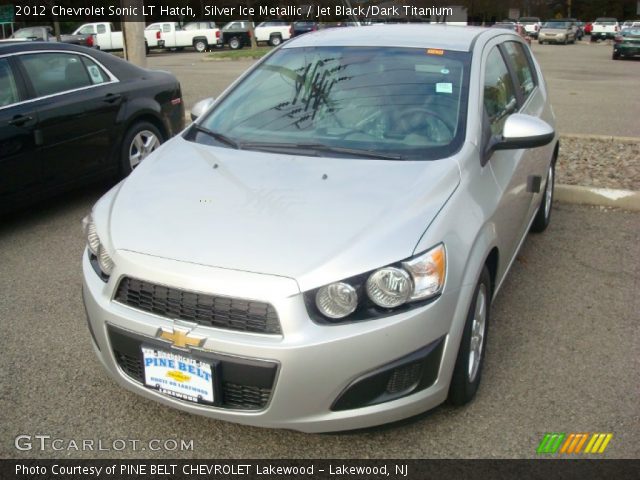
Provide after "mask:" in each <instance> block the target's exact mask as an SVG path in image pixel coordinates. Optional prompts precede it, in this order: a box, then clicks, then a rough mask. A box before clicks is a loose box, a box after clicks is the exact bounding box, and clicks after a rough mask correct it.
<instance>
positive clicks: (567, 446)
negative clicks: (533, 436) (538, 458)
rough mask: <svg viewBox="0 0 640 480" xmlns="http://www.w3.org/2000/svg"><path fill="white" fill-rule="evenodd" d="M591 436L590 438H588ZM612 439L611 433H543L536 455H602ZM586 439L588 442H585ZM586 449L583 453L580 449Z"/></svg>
mask: <svg viewBox="0 0 640 480" xmlns="http://www.w3.org/2000/svg"><path fill="white" fill-rule="evenodd" d="M589 435H591V437H589ZM612 438H613V434H612V433H593V434H589V433H569V434H566V433H558V432H551V433H545V434H544V437H543V438H542V441H541V442H540V444H539V445H538V448H537V450H536V453H538V454H541V453H543V454H552V453H562V454H568V455H571V454H579V453H592V454H593V453H604V451H605V450H606V449H607V446H608V445H609V442H610V441H611V439H612ZM587 439H588V441H587ZM585 443H586V445H587V446H586V447H585V449H584V451H583V450H582V447H584V445H585Z"/></svg>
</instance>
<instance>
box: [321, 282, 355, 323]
mask: <svg viewBox="0 0 640 480" xmlns="http://www.w3.org/2000/svg"><path fill="white" fill-rule="evenodd" d="M316 306H317V307H318V310H320V313H322V314H323V315H324V316H326V317H329V318H343V317H346V316H347V315H350V314H351V313H353V311H354V310H355V309H356V307H357V306H358V294H357V293H356V289H355V288H353V287H352V286H351V285H349V284H348V283H344V282H338V283H332V284H331V285H327V286H325V287H322V288H321V289H320V290H318V293H317V294H316Z"/></svg>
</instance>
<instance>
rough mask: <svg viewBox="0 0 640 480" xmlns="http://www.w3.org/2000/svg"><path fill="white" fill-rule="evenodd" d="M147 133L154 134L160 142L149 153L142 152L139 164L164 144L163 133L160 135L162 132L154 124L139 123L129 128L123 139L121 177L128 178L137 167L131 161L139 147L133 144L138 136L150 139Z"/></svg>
mask: <svg viewBox="0 0 640 480" xmlns="http://www.w3.org/2000/svg"><path fill="white" fill-rule="evenodd" d="M145 132H148V133H149V134H153V135H154V136H155V137H156V138H157V140H158V142H157V145H155V146H154V147H153V148H151V149H150V150H149V151H147V152H141V158H140V160H138V163H139V162H140V161H142V160H144V158H145V157H146V156H147V155H148V154H149V153H151V152H152V151H153V150H155V149H156V148H158V147H159V146H160V144H162V142H164V137H163V136H162V133H160V130H158V128H157V127H156V126H155V125H154V124H152V123H149V122H137V123H135V124H133V125H132V126H131V127H129V130H127V133H126V134H125V135H124V137H123V139H122V145H121V146H120V175H121V176H122V177H126V176H127V175H129V174H130V173H131V172H132V171H133V169H134V168H135V167H136V166H137V163H136V164H134V163H133V162H132V159H131V156H132V152H133V153H134V154H135V151H136V150H137V147H135V146H134V144H133V143H134V140H136V137H137V136H138V134H141V137H142V138H150V137H149V135H148V134H147V133H145Z"/></svg>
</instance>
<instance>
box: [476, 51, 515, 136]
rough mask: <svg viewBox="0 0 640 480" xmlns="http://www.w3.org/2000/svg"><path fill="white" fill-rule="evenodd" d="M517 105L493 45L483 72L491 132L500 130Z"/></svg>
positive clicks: (511, 85)
mask: <svg viewBox="0 0 640 480" xmlns="http://www.w3.org/2000/svg"><path fill="white" fill-rule="evenodd" d="M516 106H517V100H516V92H515V89H514V87H513V82H512V80H511V75H510V74H509V70H508V69H507V65H506V64H505V63H504V59H503V58H502V54H501V53H500V50H499V49H498V47H493V49H492V50H491V52H490V53H489V56H488V57H487V65H486V69H485V74H484V107H485V110H486V112H487V115H488V116H489V123H490V125H491V133H492V134H494V135H496V134H500V133H501V132H502V127H503V126H504V122H505V120H506V119H507V116H508V115H509V114H510V113H512V112H513V111H514V110H515V108H516Z"/></svg>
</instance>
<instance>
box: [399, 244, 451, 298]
mask: <svg viewBox="0 0 640 480" xmlns="http://www.w3.org/2000/svg"><path fill="white" fill-rule="evenodd" d="M445 263H446V254H445V251H444V245H442V244H440V245H438V246H437V247H435V248H432V249H431V250H429V251H428V252H426V253H423V254H422V255H419V256H418V257H415V258H413V259H411V260H407V261H406V262H402V267H403V268H405V269H406V270H407V271H408V272H409V274H410V275H411V278H412V279H413V286H414V288H413V293H412V295H411V298H410V300H422V299H425V298H429V297H433V296H434V295H438V294H439V293H440V292H441V291H442V287H444V276H445V271H446V268H445V266H446V265H445Z"/></svg>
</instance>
